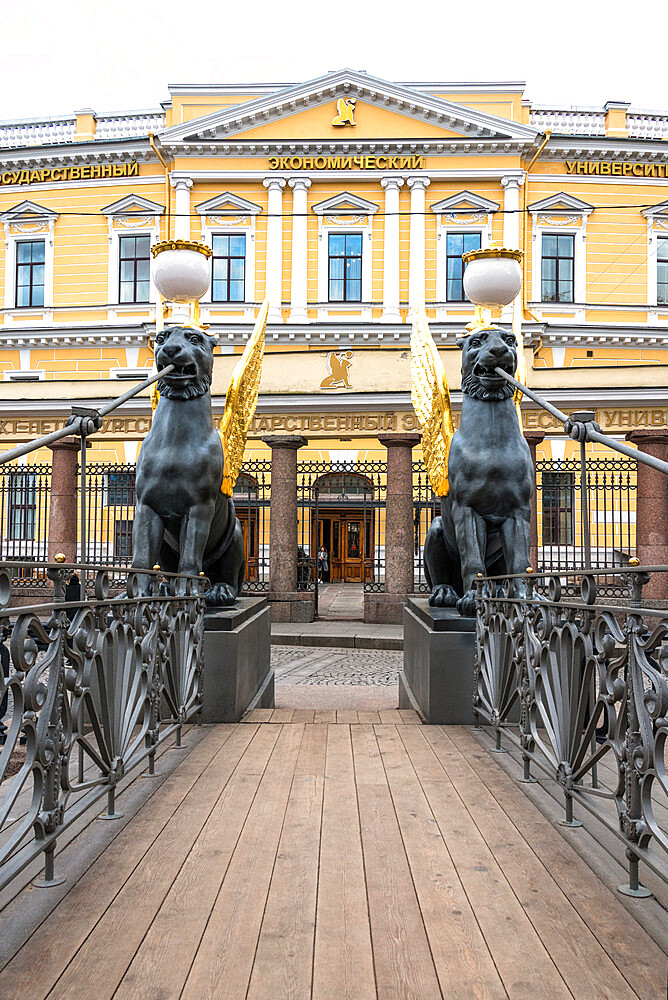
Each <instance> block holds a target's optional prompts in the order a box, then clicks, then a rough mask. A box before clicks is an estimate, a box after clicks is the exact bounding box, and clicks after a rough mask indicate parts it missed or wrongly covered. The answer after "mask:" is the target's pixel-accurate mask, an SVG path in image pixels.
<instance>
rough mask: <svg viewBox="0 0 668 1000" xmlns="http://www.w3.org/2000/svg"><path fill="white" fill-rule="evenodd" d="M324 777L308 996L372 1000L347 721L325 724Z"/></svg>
mask: <svg viewBox="0 0 668 1000" xmlns="http://www.w3.org/2000/svg"><path fill="white" fill-rule="evenodd" d="M316 714H317V713H316ZM325 779H326V780H325V793H324V800H323V816H322V835H321V841H320V872H319V881H318V905H317V917H316V932H315V955H314V961H313V1000H376V985H375V979H374V972H373V954H372V950H371V930H370V926H369V913H368V905H367V894H366V885H365V881H364V860H363V856H362V841H361V836H360V820H359V813H358V809H357V794H356V790H355V774H354V769H353V757H352V748H351V743H350V729H349V727H348V726H329V727H328V730H327V759H326V764H325Z"/></svg>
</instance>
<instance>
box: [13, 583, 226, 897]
mask: <svg viewBox="0 0 668 1000" xmlns="http://www.w3.org/2000/svg"><path fill="white" fill-rule="evenodd" d="M17 568H19V564H17V563H4V564H0V607H2V608H3V610H1V611H0V630H1V634H2V636H3V637H5V638H7V637H8V639H9V654H10V656H9V657H8V656H7V652H8V651H7V648H6V647H5V648H4V650H3V656H2V659H3V671H2V674H3V676H2V678H1V680H0V684H1V685H2V686H1V694H2V711H1V712H0V720H2V719H3V718H6V720H7V721H6V723H5V722H3V723H2V730H3V733H2V742H3V745H2V748H1V753H0V888H2V887H4V886H5V885H7V883H8V882H9V881H11V879H12V878H14V877H15V875H17V874H18V872H20V871H21V870H22V869H24V868H25V867H26V865H28V864H29V863H30V862H31V861H33V860H34V859H35V858H36V857H38V856H39V854H40V853H41V852H43V853H44V863H45V869H44V879H43V880H42V881H41V883H40V884H42V885H54V884H57V883H58V882H59V881H62V880H61V879H58V878H57V877H56V876H55V874H54V853H55V848H56V841H57V839H58V837H59V836H60V835H61V834H62V833H63V831H64V830H66V829H67V828H68V827H69V826H70V825H71V824H72V823H73V822H75V821H76V819H77V818H78V817H80V816H81V815H82V813H84V812H85V811H86V810H88V809H89V808H90V807H91V806H92V805H93V804H94V803H95V802H96V801H97V800H98V799H100V798H102V797H104V796H105V795H106V797H107V812H106V816H105V818H107V819H114V818H115V816H116V815H118V814H117V812H116V807H115V796H116V789H117V786H118V783H119V781H120V780H121V779H122V778H123V776H124V775H125V774H127V772H128V771H129V770H131V769H132V768H135V767H137V766H139V765H140V764H142V763H144V762H147V764H148V770H149V773H151V774H152V773H154V759H155V753H156V748H157V746H158V745H159V744H160V743H161V742H162V741H164V740H165V739H167V738H168V737H170V736H173V735H174V734H176V737H177V744H180V733H181V727H182V726H183V724H184V723H186V722H187V721H188V720H191V719H193V718H194V717H195V716H196V715H197V713H198V712H199V709H200V705H201V697H202V669H203V661H202V634H203V628H204V611H205V599H204V592H205V589H206V586H207V585H208V581H207V580H206V578H205V577H188V576H179V575H177V574H160V573H157V572H153V571H149V572H146V573H145V574H143V571H142V575H145V576H146V577H148V578H149V580H150V584H151V591H152V593H151V596H150V597H138V596H137V591H138V582H139V575H138V574H137V573H135V572H130V573H127V571H126V570H124V568H123V567H112V566H104V567H100V566H90V565H89V566H85V565H64V564H58V563H51V564H49V563H41V564H40V569H41V570H42V571H43V572H45V573H46V574H47V575H48V577H49V579H50V580H51V581H52V582H53V584H54V588H55V596H56V601H55V602H54V603H52V604H47V605H39V606H34V607H23V608H8V607H7V605H8V604H10V602H11V598H12V575H13V574H14V573H15V572H16V570H17ZM86 572H88V575H89V581H90V583H91V585H92V587H91V589H92V592H93V593H94V598H91V599H89V600H87V601H81V602H79V601H74V602H71V601H68V602H65V601H64V597H65V588H66V583H67V582H68V580H70V579H71V578H72V576H73V574H75V573H76V574H77V576H78V577H79V579H82V578H83V577H84V574H85V573H86ZM120 576H123V577H126V578H127V592H126V594H125V595H124V596H123V597H121V598H115V599H114V598H110V596H109V588H110V580H111V579H112V578H114V577H120ZM8 661H9V662H8ZM75 750H76V751H77V752H76V753H75Z"/></svg>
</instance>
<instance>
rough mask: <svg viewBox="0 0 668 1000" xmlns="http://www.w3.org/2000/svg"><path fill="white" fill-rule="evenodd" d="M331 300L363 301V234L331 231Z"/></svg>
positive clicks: (329, 275) (329, 286)
mask: <svg viewBox="0 0 668 1000" xmlns="http://www.w3.org/2000/svg"><path fill="white" fill-rule="evenodd" d="M328 288H329V301H330V302H361V301H362V234H361V233H330V234H329V244H328Z"/></svg>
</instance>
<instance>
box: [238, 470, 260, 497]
mask: <svg viewBox="0 0 668 1000" xmlns="http://www.w3.org/2000/svg"><path fill="white" fill-rule="evenodd" d="M258 492H259V489H258V483H257V479H255V477H254V476H249V475H248V473H247V472H240V473H239V475H238V476H237V481H236V483H235V484H234V489H233V490H232V496H234V497H238V498H239V499H240V500H255V499H256V498H257V495H258Z"/></svg>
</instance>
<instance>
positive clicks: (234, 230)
mask: <svg viewBox="0 0 668 1000" xmlns="http://www.w3.org/2000/svg"><path fill="white" fill-rule="evenodd" d="M195 211H196V212H197V213H198V215H199V216H200V226H201V233H202V243H205V244H206V245H207V246H208V247H211V249H213V237H214V236H238V235H239V232H240V230H241V231H243V233H244V235H245V236H246V265H245V281H244V301H243V302H233V303H229V305H230V306H236V307H237V308H239V309H241V308H243V307H244V305H245V304H247V303H251V302H255V220H256V218H257V216H258V215H259V214H260V212H261V211H262V207H261V206H260V205H256V204H255V202H252V201H247V200H246V198H241V197H240V196H239V195H237V194H232V193H231V192H230V191H223V193H222V194H218V195H216V196H215V198H209V199H208V200H207V201H202V202H200V203H199V205H195ZM212 295H213V281H211V282H210V283H209V287H208V289H207V292H206V295H203V296H202V299H201V302H202V305H210V306H212V307H213V308H216V309H217V308H227V306H228V303H224V302H212ZM246 311H247V310H245V309H244V318H246V316H245V313H246ZM248 318H252V316H251V315H250V314H249V316H248Z"/></svg>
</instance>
